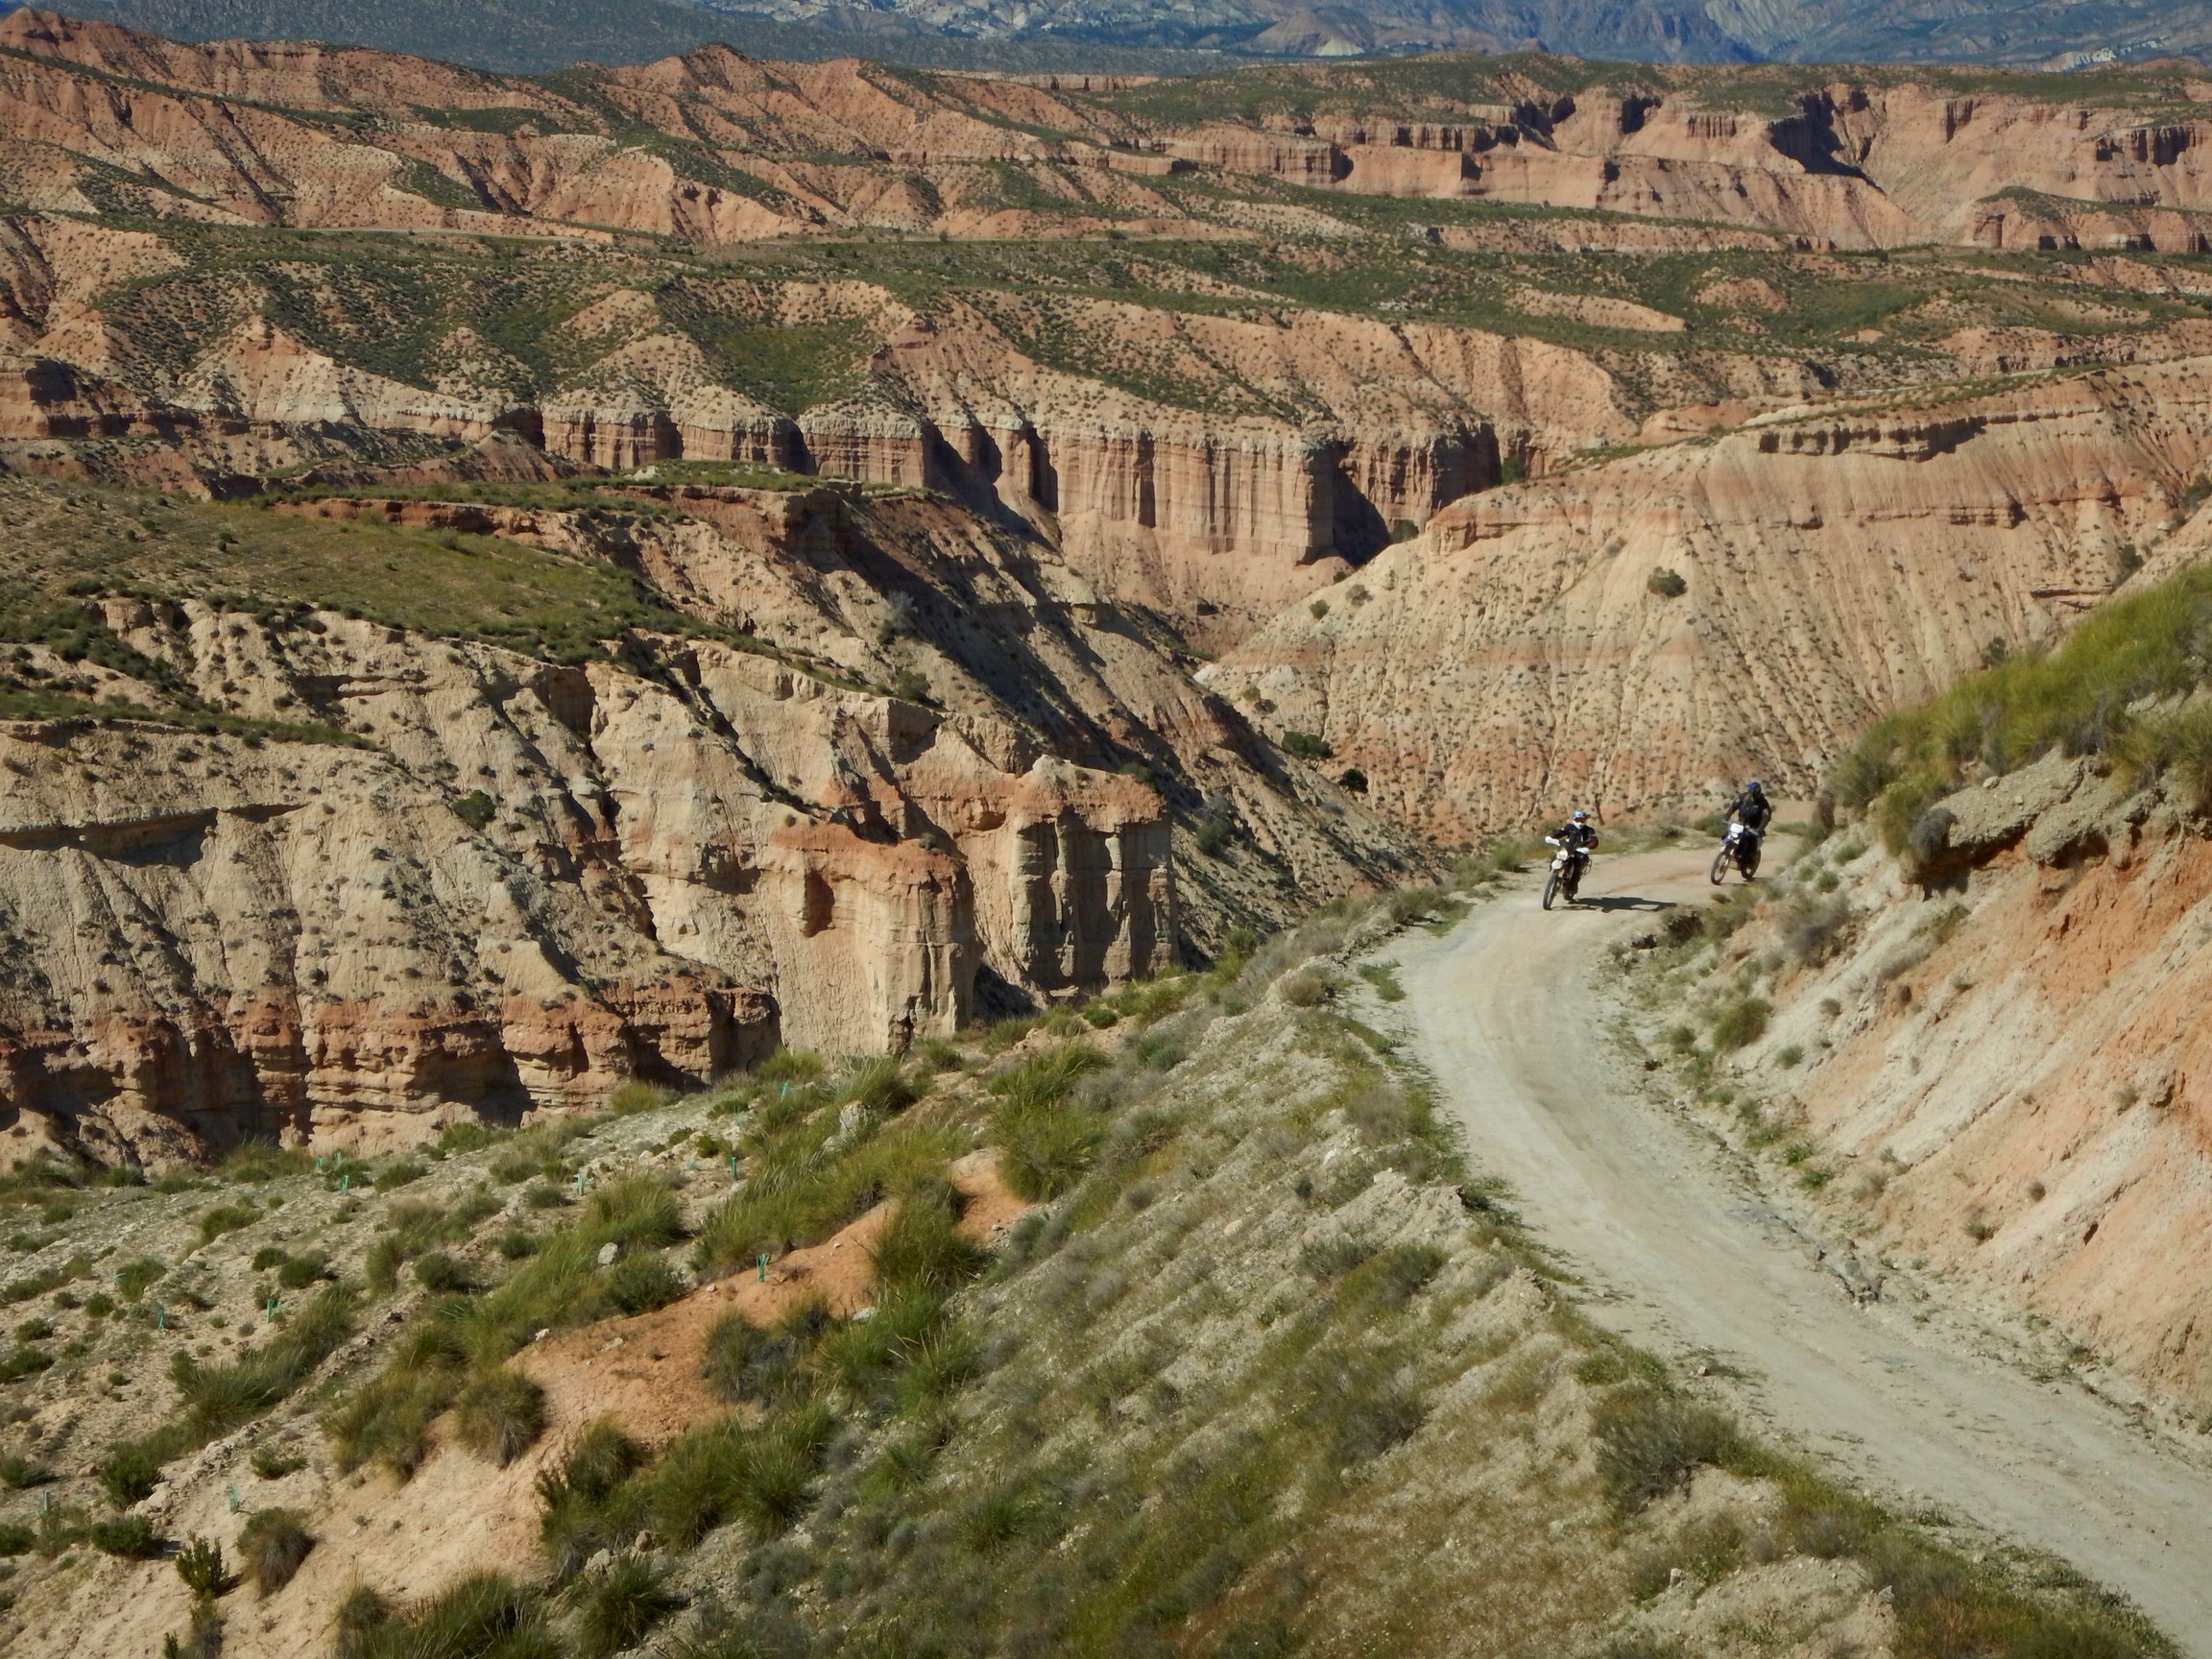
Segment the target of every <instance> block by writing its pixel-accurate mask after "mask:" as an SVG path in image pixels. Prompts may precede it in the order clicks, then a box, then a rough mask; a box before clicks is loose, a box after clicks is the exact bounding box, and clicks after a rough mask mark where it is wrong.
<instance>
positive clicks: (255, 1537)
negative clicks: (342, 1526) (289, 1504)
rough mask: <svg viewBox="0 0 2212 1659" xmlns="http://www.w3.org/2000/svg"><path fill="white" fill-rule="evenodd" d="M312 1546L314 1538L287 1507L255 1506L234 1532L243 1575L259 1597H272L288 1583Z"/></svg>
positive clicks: (313, 1546) (313, 1545) (298, 1569)
mask: <svg viewBox="0 0 2212 1659" xmlns="http://www.w3.org/2000/svg"><path fill="white" fill-rule="evenodd" d="M314 1548H315V1540H314V1538H313V1537H311V1536H310V1535H309V1534H308V1531H307V1528H306V1527H305V1526H304V1525H302V1524H301V1520H300V1517H299V1516H298V1515H296V1514H294V1513H293V1512H292V1511H291V1510H289V1509H256V1510H255V1511H254V1512H253V1513H252V1515H250V1516H248V1517H247V1520H246V1525H245V1526H244V1527H241V1528H240V1529H239V1532H238V1557H239V1559H240V1561H241V1562H243V1563H244V1565H245V1570H246V1576H247V1577H249V1578H251V1579H252V1580H253V1588H254V1589H255V1591H257V1592H258V1593H259V1594H261V1595H263V1596H273V1595H275V1594H276V1592H277V1591H279V1590H281V1589H283V1588H284V1586H285V1585H287V1584H289V1583H291V1582H292V1578H293V1575H295V1574H297V1573H298V1572H299V1571H300V1566H301V1562H303V1561H305V1560H306V1559H307V1552H308V1551H310V1550H312V1549H314Z"/></svg>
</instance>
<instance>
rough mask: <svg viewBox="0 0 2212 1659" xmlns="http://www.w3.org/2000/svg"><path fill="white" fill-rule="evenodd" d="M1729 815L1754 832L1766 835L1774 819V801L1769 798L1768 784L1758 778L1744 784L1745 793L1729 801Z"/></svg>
mask: <svg viewBox="0 0 2212 1659" xmlns="http://www.w3.org/2000/svg"><path fill="white" fill-rule="evenodd" d="M1728 816H1729V817H1730V818H1731V819H1732V820H1734V821H1735V822H1736V823H1738V824H1741V825H1743V828H1744V829H1748V830H1750V831H1751V833H1752V834H1754V835H1765V834H1766V833H1767V825H1768V824H1770V823H1772V822H1773V821H1774V803H1773V802H1771V801H1769V800H1767V789H1766V785H1764V784H1763V783H1761V782H1760V781H1759V780H1758V779H1756V778H1754V779H1752V780H1751V781H1750V782H1748V783H1746V784H1744V785H1743V794H1741V795H1739V796H1737V797H1736V799H1735V800H1733V801H1731V802H1729V803H1728Z"/></svg>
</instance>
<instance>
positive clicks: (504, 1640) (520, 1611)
mask: <svg viewBox="0 0 2212 1659" xmlns="http://www.w3.org/2000/svg"><path fill="white" fill-rule="evenodd" d="M338 1651H339V1654H340V1655H341V1659H559V1655H560V1652H561V1644H560V1643H559V1641H558V1640H557V1639H556V1638H555V1636H554V1634H553V1631H552V1629H551V1626H550V1623H549V1619H548V1610H547V1608H546V1605H545V1597H544V1593H543V1592H542V1591H541V1590H539V1589H537V1588H536V1587H534V1586H532V1585H528V1584H524V1583H521V1582H519V1581H517V1580H516V1579H514V1578H510V1577H509V1576H507V1575H505V1574H503V1573H477V1574H472V1575H469V1577H467V1578H463V1579H462V1580H460V1581H459V1582H458V1583H456V1584H452V1585H449V1586H447V1587H446V1588H445V1590H443V1591H441V1592H440V1593H439V1594H438V1595H437V1596H435V1597H433V1598H431V1599H430V1600H428V1601H427V1602H425V1603H424V1604H423V1605H422V1606H421V1607H420V1608H418V1609H417V1610H416V1611H415V1612H414V1614H413V1616H412V1617H407V1618H402V1617H399V1616H397V1615H396V1614H395V1613H394V1612H393V1611H392V1609H391V1608H390V1607H389V1606H388V1605H387V1604H386V1603H385V1602H384V1601H383V1599H381V1598H380V1597H377V1596H376V1595H375V1593H374V1592H373V1591H367V1590H359V1591H356V1592H354V1594H353V1595H352V1596H350V1597H349V1598H348V1599H347V1601H346V1603H345V1605H344V1606H342V1607H341V1608H340V1609H339V1615H338Z"/></svg>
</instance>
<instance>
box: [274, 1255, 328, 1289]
mask: <svg viewBox="0 0 2212 1659" xmlns="http://www.w3.org/2000/svg"><path fill="white" fill-rule="evenodd" d="M335 1277H336V1275H335V1274H333V1273H332V1272H331V1271H330V1258H329V1257H327V1256H325V1255H324V1254H323V1252H322V1251H320V1250H318V1251H315V1252H314V1253H313V1254H311V1255H306V1256H296V1257H294V1258H293V1259H292V1260H291V1261H289V1262H285V1263H284V1264H283V1265H282V1266H281V1267H279V1268H277V1269H276V1283H277V1284H279V1285H281V1286H283V1287H284V1288H285V1289H287V1290H304V1289H306V1288H307V1286H310V1285H313V1284H315V1283H317V1282H318V1281H320V1280H324V1279H330V1278H335Z"/></svg>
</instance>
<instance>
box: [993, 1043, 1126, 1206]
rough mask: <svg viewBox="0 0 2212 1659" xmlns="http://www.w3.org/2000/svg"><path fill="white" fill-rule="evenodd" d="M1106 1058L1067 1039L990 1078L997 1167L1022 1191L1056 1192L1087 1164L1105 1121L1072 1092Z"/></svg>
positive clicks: (1042, 1195) (1034, 1195) (1027, 1194)
mask: <svg viewBox="0 0 2212 1659" xmlns="http://www.w3.org/2000/svg"><path fill="white" fill-rule="evenodd" d="M1105 1064H1106V1057H1105V1056H1104V1055H1103V1054H1101V1053H1100V1052H1099V1051H1098V1050H1097V1049H1096V1048H1095V1047H1094V1046H1092V1045H1090V1044H1088V1043H1069V1044H1063V1045H1062V1046H1059V1047H1057V1048H1050V1049H1047V1050H1046V1051H1045V1052H1044V1053H1042V1054H1038V1055H1036V1056H1034V1057H1032V1058H1031V1059H1029V1060H1026V1061H1024V1062H1022V1064H1021V1065H1020V1066H1017V1067H1015V1068H1014V1069H1013V1070H1009V1071H1006V1072H1003V1073H1001V1074H1000V1075H999V1076H998V1077H996V1078H994V1079H993V1080H992V1082H991V1085H990V1088H991V1092H992V1093H993V1094H997V1095H998V1106H997V1107H996V1108H995V1109H994V1110H993V1112H992V1114H991V1138H992V1141H993V1142H994V1143H995V1144H996V1145H997V1146H998V1168H999V1173H1000V1174H1001V1175H1003V1176H1004V1177H1005V1179H1006V1184H1007V1185H1008V1186H1009V1187H1011V1188H1013V1189H1014V1190H1015V1191H1016V1192H1019V1193H1020V1194H1021V1195H1022V1197H1024V1198H1030V1199H1039V1200H1042V1199H1046V1198H1052V1197H1057V1196H1058V1195H1059V1194H1060V1193H1062V1192H1065V1191H1066V1190H1068V1189H1069V1188H1070V1187H1072V1186H1073V1185H1074V1184H1075V1182H1076V1181H1077V1180H1078V1179H1080V1178H1081V1176H1082V1174H1083V1172H1084V1171H1085V1170H1086V1169H1088V1168H1089V1167H1090V1166H1091V1163H1092V1161H1093V1159H1094V1158H1095V1157H1096V1155H1097V1150H1098V1143H1099V1142H1100V1141H1101V1140H1102V1139H1103V1138H1104V1136H1105V1124H1104V1121H1103V1118H1102V1117H1101V1115H1100V1114H1099V1113H1097V1112H1096V1111H1094V1110H1092V1109H1091V1108H1089V1107H1088V1106H1086V1105H1084V1104H1082V1103H1081V1102H1079V1101H1077V1100H1076V1099H1075V1098H1074V1095H1075V1090H1076V1085H1077V1084H1078V1083H1079V1082H1080V1081H1081V1079H1082V1078H1083V1077H1084V1076H1086V1075H1087V1074H1089V1073H1090V1072H1092V1071H1095V1070H1098V1069H1100V1068H1101V1067H1103V1066H1104V1065H1105Z"/></svg>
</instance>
